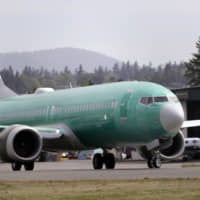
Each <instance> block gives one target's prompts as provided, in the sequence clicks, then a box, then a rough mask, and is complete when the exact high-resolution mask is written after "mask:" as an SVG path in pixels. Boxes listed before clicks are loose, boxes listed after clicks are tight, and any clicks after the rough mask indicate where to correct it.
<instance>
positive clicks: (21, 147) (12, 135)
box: [0, 125, 42, 163]
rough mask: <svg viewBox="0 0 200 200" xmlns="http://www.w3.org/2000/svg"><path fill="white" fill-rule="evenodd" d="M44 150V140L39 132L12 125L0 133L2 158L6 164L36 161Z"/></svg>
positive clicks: (26, 127) (0, 154)
mask: <svg viewBox="0 0 200 200" xmlns="http://www.w3.org/2000/svg"><path fill="white" fill-rule="evenodd" d="M41 150H42V138H41V136H40V134H39V133H38V132H37V130H35V129H33V128H31V127H28V126H24V125H12V126H8V127H7V128H5V129H4V130H3V131H2V132H1V133H0V158H1V159H2V160H3V161H6V162H21V163H24V162H30V161H34V160H35V159H36V158H37V157H38V156H39V154H40V152H41Z"/></svg>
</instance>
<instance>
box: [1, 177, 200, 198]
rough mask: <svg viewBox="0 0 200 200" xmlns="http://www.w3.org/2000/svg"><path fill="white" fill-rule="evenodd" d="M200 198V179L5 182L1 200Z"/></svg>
mask: <svg viewBox="0 0 200 200" xmlns="http://www.w3.org/2000/svg"><path fill="white" fill-rule="evenodd" d="M35 199H37V200H66V199H70V200H112V199H114V200H134V199H137V200H146V199H148V200H165V199H166V200H169V199H176V200H179V199H180V200H184V199H187V200H196V199H200V179H143V180H105V181H103V180H96V181H93V180H92V181H13V182H10V181H2V182H0V200H35Z"/></svg>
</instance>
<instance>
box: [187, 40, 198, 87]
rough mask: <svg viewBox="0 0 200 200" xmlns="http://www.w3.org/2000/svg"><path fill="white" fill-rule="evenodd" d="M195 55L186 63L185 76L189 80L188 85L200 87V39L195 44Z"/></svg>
mask: <svg viewBox="0 0 200 200" xmlns="http://www.w3.org/2000/svg"><path fill="white" fill-rule="evenodd" d="M196 48H197V53H194V54H193V58H192V59H190V60H189V62H188V63H186V72H185V76H186V77H188V78H189V84H190V85H192V86H197V85H200V37H199V40H198V42H197V43H196Z"/></svg>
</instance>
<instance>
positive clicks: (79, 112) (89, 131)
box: [0, 82, 174, 149]
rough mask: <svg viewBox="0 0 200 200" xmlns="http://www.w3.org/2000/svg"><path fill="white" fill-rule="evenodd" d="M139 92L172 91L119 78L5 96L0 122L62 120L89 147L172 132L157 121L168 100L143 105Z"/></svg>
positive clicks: (139, 140) (158, 93)
mask: <svg viewBox="0 0 200 200" xmlns="http://www.w3.org/2000/svg"><path fill="white" fill-rule="evenodd" d="M143 96H174V94H173V93H172V92H171V91H170V90H168V89H166V88H164V87H162V86H160V85H157V84H154V83H147V82H119V83H111V84H103V85H95V86H89V87H80V88H73V89H66V90H59V91H55V92H49V93H43V94H31V95H22V96H16V97H10V98H4V99H1V100H0V124H1V125H13V124H24V125H29V126H51V125H52V124H53V125H54V127H55V125H56V124H58V126H59V125H60V124H64V125H66V126H67V127H69V128H70V129H71V130H72V132H73V133H74V134H75V136H76V137H77V138H78V139H79V141H80V142H81V143H82V144H83V145H85V146H86V147H88V148H95V147H113V146H118V145H129V144H145V143H148V142H151V141H152V140H154V139H158V138H161V137H163V136H171V135H173V134H174V133H167V132H166V131H165V130H164V129H163V127H162V125H161V122H160V107H161V106H162V105H163V104H165V103H167V102H163V103H152V104H151V105H148V106H146V105H143V104H141V103H140V99H141V97H143ZM62 149H63V148H62ZM66 149H69V147H68V146H67V145H66Z"/></svg>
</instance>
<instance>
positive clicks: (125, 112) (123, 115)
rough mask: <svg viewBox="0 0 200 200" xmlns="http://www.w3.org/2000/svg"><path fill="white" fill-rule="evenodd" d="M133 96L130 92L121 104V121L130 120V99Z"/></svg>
mask: <svg viewBox="0 0 200 200" xmlns="http://www.w3.org/2000/svg"><path fill="white" fill-rule="evenodd" d="M131 95H132V92H131V91H128V92H127V93H126V94H125V95H124V96H123V98H122V100H121V102H120V120H121V121H126V120H128V108H129V105H128V103H129V99H130V97H131Z"/></svg>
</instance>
